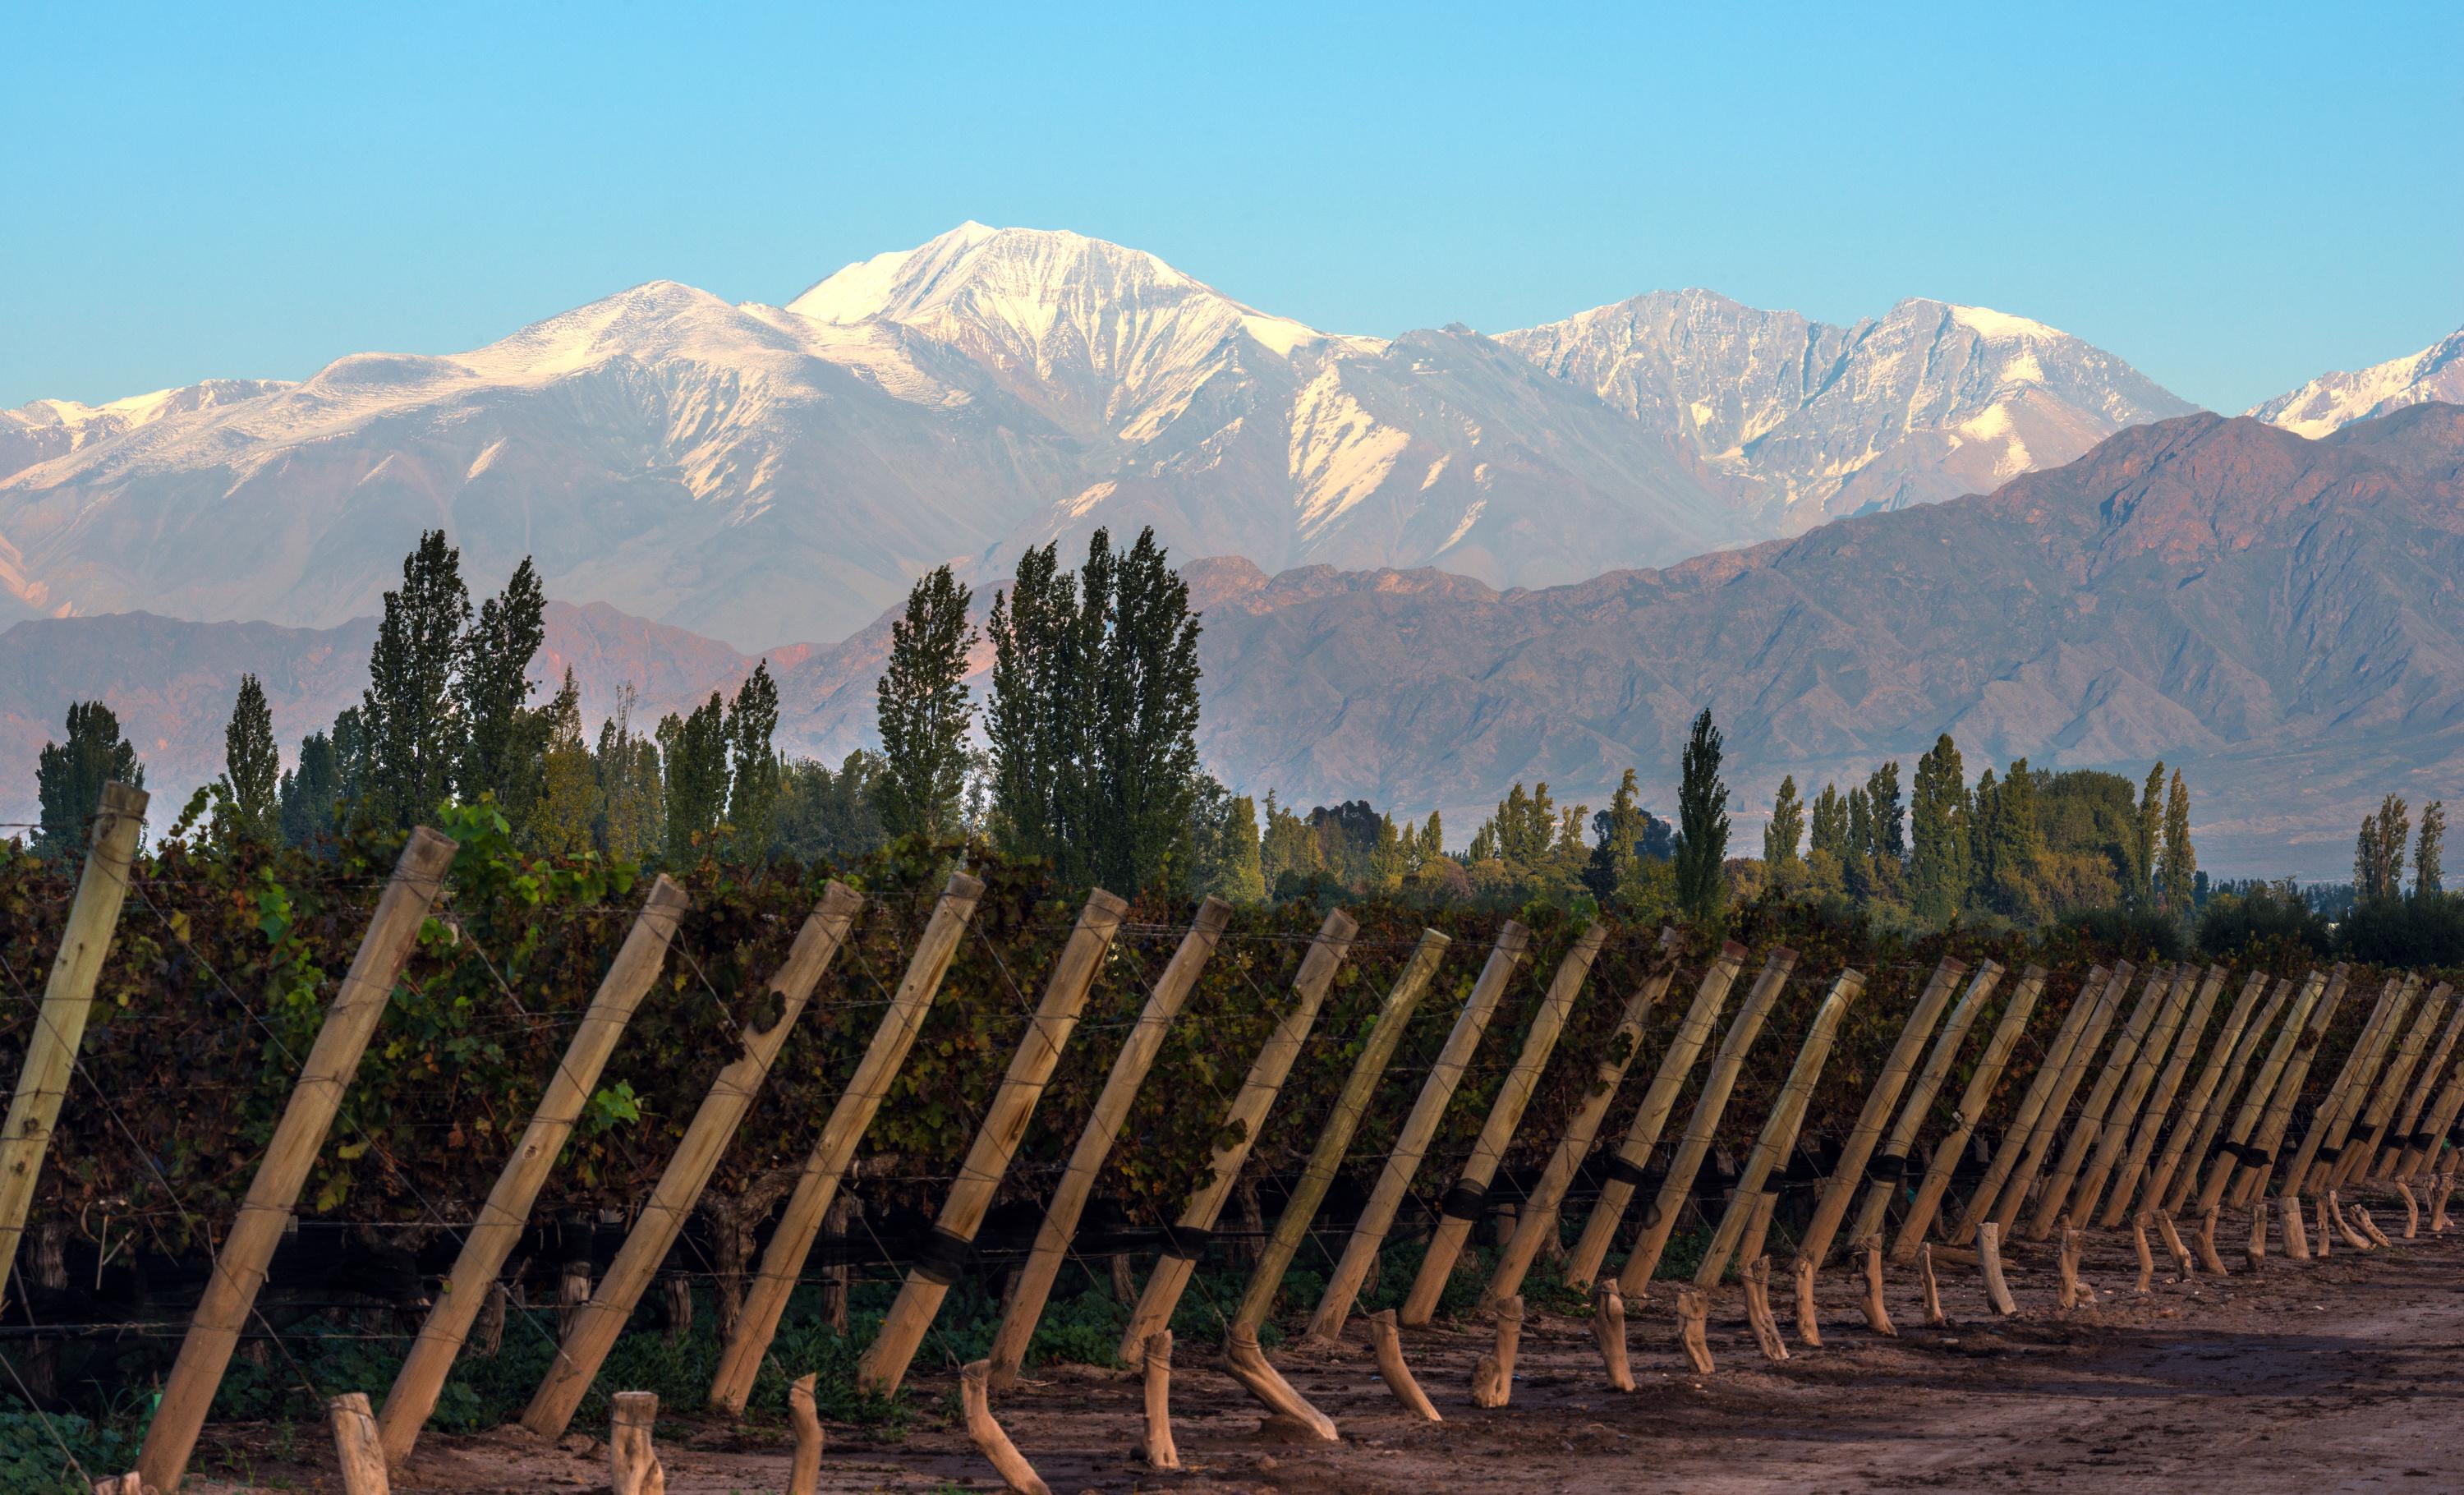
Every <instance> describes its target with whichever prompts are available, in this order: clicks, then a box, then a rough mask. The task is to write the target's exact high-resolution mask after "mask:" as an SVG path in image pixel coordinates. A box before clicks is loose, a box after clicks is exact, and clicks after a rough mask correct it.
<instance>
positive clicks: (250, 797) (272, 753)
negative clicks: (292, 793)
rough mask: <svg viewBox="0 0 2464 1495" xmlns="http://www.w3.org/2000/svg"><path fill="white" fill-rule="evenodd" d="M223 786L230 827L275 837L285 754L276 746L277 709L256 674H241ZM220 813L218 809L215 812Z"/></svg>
mask: <svg viewBox="0 0 2464 1495" xmlns="http://www.w3.org/2000/svg"><path fill="white" fill-rule="evenodd" d="M221 787H222V791H223V797H224V801H225V803H226V804H227V805H228V806H229V810H228V813H229V814H230V816H231V827H230V828H231V831H232V833H233V834H235V835H238V836H243V837H245V838H247V839H248V840H251V841H261V842H270V841H272V840H274V839H275V836H276V835H278V834H279V833H280V832H281V829H282V755H281V754H280V753H279V752H278V751H276V750H275V746H274V713H273V711H272V710H271V709H270V708H269V707H268V706H267V705H266V703H265V687H264V686H263V685H260V684H259V683H258V682H257V678H256V676H254V675H253V674H244V675H242V676H240V677H239V698H238V699H237V700H236V701H234V702H232V704H231V723H230V725H228V726H226V727H224V728H223V776H222V785H221ZM215 818H216V819H217V820H220V819H221V815H220V814H219V813H218V814H217V815H216V817H215Z"/></svg>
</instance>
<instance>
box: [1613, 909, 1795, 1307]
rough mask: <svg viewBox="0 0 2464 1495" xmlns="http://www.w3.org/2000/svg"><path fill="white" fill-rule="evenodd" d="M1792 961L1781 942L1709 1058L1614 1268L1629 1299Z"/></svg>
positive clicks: (1647, 1273) (1641, 1284)
mask: <svg viewBox="0 0 2464 1495" xmlns="http://www.w3.org/2000/svg"><path fill="white" fill-rule="evenodd" d="M1795 966H1796V952H1795V951H1793V950H1791V949H1789V948H1788V947H1787V946H1785V945H1783V946H1781V947H1779V948H1778V949H1776V950H1773V951H1772V952H1771V956H1770V958H1769V959H1767V960H1765V961H1764V962H1763V969H1762V974H1761V975H1760V976H1757V977H1755V978H1754V985H1753V989H1752V990H1751V991H1749V992H1748V993H1747V994H1746V1000H1745V1003H1744V1005H1742V1006H1740V1007H1739V1008H1738V1009H1737V1016H1736V1018H1735V1020H1734V1021H1732V1022H1729V1024H1728V1031H1727V1036H1726V1037H1724V1038H1723V1039H1721V1041H1720V1052H1719V1054H1718V1055H1717V1056H1716V1057H1714V1058H1713V1059H1712V1061H1711V1070H1710V1072H1709V1073H1708V1074H1706V1075H1705V1076H1704V1079H1703V1092H1702V1094H1701V1095H1699V1096H1698V1097H1696V1099H1695V1102H1694V1114H1693V1115H1692V1116H1691V1117H1689V1118H1688V1119H1687V1121H1686V1123H1685V1134H1684V1136H1683V1137H1682V1138H1680V1139H1679V1141H1678V1143H1677V1153H1676V1155H1675V1156H1673V1157H1671V1158H1670V1159H1669V1163H1668V1176H1667V1177H1666V1178H1664V1179H1662V1180H1661V1185H1660V1193H1659V1195H1658V1197H1657V1198H1654V1199H1653V1201H1652V1215H1651V1219H1650V1220H1649V1221H1648V1222H1647V1223H1646V1224H1645V1225H1644V1226H1643V1233H1642V1239H1641V1240H1640V1241H1639V1242H1636V1243H1635V1247H1634V1252H1633V1254H1632V1255H1630V1256H1628V1257H1627V1258H1626V1262H1625V1267H1624V1269H1623V1270H1621V1271H1619V1272H1618V1273H1617V1290H1618V1291H1620V1292H1622V1293H1624V1294H1625V1295H1626V1296H1627V1297H1628V1298H1630V1299H1634V1300H1637V1301H1639V1300H1641V1299H1642V1298H1643V1297H1645V1296H1646V1295H1647V1294H1648V1293H1649V1291H1650V1288H1651V1277H1652V1273H1654V1272H1655V1271H1657V1270H1659V1268H1660V1256H1661V1252H1662V1251H1664V1250H1666V1249H1667V1248H1668V1237H1669V1234H1670V1232H1672V1231H1674V1230H1675V1229H1676V1228H1677V1212H1678V1211H1679V1210H1680V1209H1682V1208H1683V1207H1684V1204H1685V1200H1686V1198H1687V1197H1688V1196H1690V1195H1691V1194H1692V1193H1693V1192H1694V1177H1695V1175H1697V1174H1699V1173H1701V1172H1702V1171H1703V1159H1704V1158H1705V1156H1707V1155H1708V1154H1710V1151H1711V1138H1712V1136H1713V1135H1714V1134H1715V1133H1716V1132H1718V1131H1719V1130H1720V1117H1721V1114H1722V1113H1723V1112H1725V1111H1726V1110H1727V1109H1728V1095H1729V1092H1730V1091H1732V1090H1734V1089H1735V1088H1736V1085H1737V1075H1738V1074H1739V1072H1740V1071H1742V1070H1743V1069H1744V1068H1745V1066H1746V1051H1747V1050H1748V1049H1750V1048H1751V1047H1753V1044H1754V1040H1755V1039H1756V1038H1757V1037H1759V1036H1760V1035H1761V1033H1762V1030H1763V1022H1764V1021H1765V1020H1766V1019H1768V1018H1769V1017H1770V1016H1771V1003H1772V1002H1774V1001H1776V1000H1779V991H1780V988H1781V987H1782V986H1784V985H1786V984H1787V983H1788V976H1789V972H1790V971H1792V970H1793V969H1795Z"/></svg>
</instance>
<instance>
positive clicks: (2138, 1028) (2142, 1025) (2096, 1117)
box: [2028, 969, 2181, 1241]
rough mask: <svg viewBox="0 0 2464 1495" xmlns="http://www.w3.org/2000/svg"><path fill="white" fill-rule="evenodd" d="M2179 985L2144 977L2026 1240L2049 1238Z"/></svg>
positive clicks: (2172, 979)
mask: <svg viewBox="0 0 2464 1495" xmlns="http://www.w3.org/2000/svg"><path fill="white" fill-rule="evenodd" d="M2180 984H2181V981H2180V977H2179V975H2178V974H2177V973H2171V972H2167V971H2164V970H2161V969H2160V970H2155V971H2150V972H2149V973H2147V982H2146V984H2145V985H2144V986H2142V987H2141V988H2140V989H2139V1004H2138V1005H2137V1006H2136V1007H2133V1008H2132V1009H2131V1011H2130V1021H2129V1022H2126V1023H2124V1024H2123V1029H2122V1036H2121V1037H2120V1038H2118V1039H2116V1040H2114V1044H2113V1052H2112V1053H2110V1054H2108V1055H2106V1056H2105V1060H2104V1065H2103V1067H2102V1068H2101V1069H2100V1070H2099V1071H2098V1073H2097V1077H2096V1084H2095V1085H2094V1086H2093V1087H2091V1088H2089V1090H2088V1093H2087V1102H2086V1104H2085V1105H2083V1106H2081V1107H2080V1108H2079V1120H2078V1121H2077V1122H2076V1123H2074V1124H2073V1125H2072V1127H2071V1133H2070V1138H2069V1140H2067V1141H2065V1142H2064V1143H2063V1144H2062V1152H2061V1156H2060V1158H2059V1159H2058V1160H2057V1162H2056V1163H2055V1165H2054V1171H2053V1173H2052V1174H2050V1175H2049V1176H2047V1177H2046V1179H2045V1188H2044V1192H2043V1193H2042V1194H2041V1195H2039V1196H2038V1197H2037V1199H2036V1213H2035V1216H2034V1217H2033V1218H2031V1219H2030V1220H2029V1221H2028V1237H2029V1239H2030V1240H2032V1241H2042V1240H2044V1239H2045V1238H2046V1237H2047V1236H2049V1235H2051V1234H2052V1233H2053V1229H2054V1221H2055V1220H2058V1219H2060V1218H2061V1216H2062V1213H2063V1211H2065V1210H2066V1209H2068V1208H2069V1206H2070V1198H2071V1189H2072V1185H2073V1184H2074V1183H2076V1182H2077V1181H2078V1179H2079V1169H2080V1167H2081V1166H2082V1165H2083V1164H2084V1163H2085V1162H2086V1160H2087V1154H2088V1150H2089V1149H2090V1148H2092V1147H2094V1146H2095V1145H2096V1142H2097V1139H2098V1138H2099V1137H2101V1135H2103V1133H2104V1130H2105V1126H2104V1119H2105V1112H2106V1111H2108V1110H2111V1109H2112V1107H2113V1101H2114V1096H2115V1095H2116V1093H2118V1092H2119V1091H2120V1090H2121V1089H2122V1087H2123V1083H2124V1081H2126V1080H2127V1079H2128V1078H2129V1076H2130V1074H2131V1072H2132V1071H2133V1070H2134V1069H2136V1068H2137V1067H2138V1060H2139V1055H2140V1050H2141V1049H2142V1047H2143V1046H2145V1044H2146V1041H2147V1037H2148V1030H2149V1029H2150V1028H2152V1027H2154V1026H2155V1023H2156V1017H2157V1014H2158V1013H2160V1012H2162V1011H2164V1010H2165V1009H2166V1008H2167V1007H2168V1006H2169V1005H2170V1004H2171V1002H2172V998H2173V992H2174V989H2175V988H2176V987H2178V986H2179V985H2180Z"/></svg>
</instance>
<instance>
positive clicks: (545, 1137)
mask: <svg viewBox="0 0 2464 1495" xmlns="http://www.w3.org/2000/svg"><path fill="white" fill-rule="evenodd" d="M691 903H692V900H691V899H690V898H688V897H686V896H685V890H683V889H682V888H680V887H678V886H677V885H676V883H675V882H674V880H673V879H671V878H670V877H669V876H668V875H667V874H666V873H664V872H662V873H660V874H659V876H658V877H657V878H656V879H654V880H653V881H652V882H651V884H650V891H649V896H648V897H646V898H644V899H643V900H642V912H640V913H639V914H637V915H635V916H634V919H633V927H632V928H631V929H630V930H628V931H627V933H626V935H625V942H624V943H623V944H622V945H620V946H618V947H617V950H616V958H615V959H614V960H612V961H610V962H608V966H607V974H606V975H605V977H603V978H600V982H599V990H598V991H597V992H596V993H595V994H594V995H593V996H592V997H591V999H590V1005H589V1006H588V1007H587V1008H585V1009H583V1014H582V1021H581V1022H579V1023H578V1024H576V1025H575V1027H574V1030H573V1036H572V1038H571V1039H570V1040H569V1041H568V1042H567V1043H566V1044H565V1048H564V1057H563V1058H562V1059H561V1060H560V1061H558V1063H557V1066H556V1072H555V1073H554V1074H552V1075H550V1076H548V1080H547V1084H546V1085H545V1086H544V1087H543V1088H541V1089H540V1091H539V1104H538V1106H537V1107H536V1108H535V1109H534V1110H532V1112H531V1119H530V1123H529V1125H527V1126H525V1127H524V1128H523V1129H522V1134H521V1139H520V1140H519V1141H517V1142H516V1143H515V1144H514V1150H513V1153H512V1154H510V1155H509V1156H507V1157H506V1159H505V1166H504V1168H503V1170H502V1171H501V1172H499V1173H498V1174H497V1175H496V1181H495V1186H494V1187H492V1188H491V1189H490V1190H489V1191H488V1198H487V1200H486V1202H484V1203H482V1204H481V1205H480V1206H479V1218H478V1219H477V1220H473V1221H472V1224H471V1228H470V1230H469V1232H468V1233H467V1234H465V1235H464V1236H463V1238H462V1249H461V1251H460V1252H459V1253H458V1254H457V1255H456V1256H455V1257H454V1259H453V1268H452V1270H451V1272H449V1273H448V1274H447V1276H446V1278H445V1284H444V1287H443V1289H442V1290H441V1291H440V1292H438V1294H437V1296H436V1306H435V1307H434V1308H430V1309H429V1314H428V1321H427V1322H426V1323H424V1324H422V1325H421V1326H420V1330H419V1338H418V1339H417V1341H415V1342H414V1343H413V1344H412V1345H411V1347H410V1353H409V1354H408V1355H407V1357H406V1358H405V1359H404V1360H403V1362H402V1370H401V1372H400V1373H399V1374H396V1375H395V1376H394V1379H393V1390H392V1391H390V1392H388V1393H387V1394H386V1396H385V1415H384V1417H383V1418H381V1419H380V1420H379V1423H378V1429H379V1433H380V1436H381V1438H382V1440H383V1442H384V1446H385V1462H386V1463H387V1464H388V1465H397V1466H398V1465H400V1464H401V1463H402V1462H404V1461H405V1460H407V1459H408V1458H409V1457H410V1451H411V1449H412V1448H413V1447H414V1446H415V1445H416V1444H417V1443H418V1441H419V1433H420V1429H421V1428H423V1427H425V1426H427V1425H428V1418H429V1414H430V1413H432V1412H434V1411H435V1410H436V1397H437V1396H438V1394H439V1393H441V1392H442V1391H443V1390H444V1389H445V1376H446V1374H447V1373H448V1372H450V1371H451V1370H452V1369H453V1360H454V1357H455V1356H456V1355H458V1354H459V1353H461V1351H462V1344H463V1341H464V1340H465V1339H467V1338H468V1337H469V1336H470V1333H471V1326H472V1325H473V1323H474V1322H476V1321H477V1319H478V1316H479V1311H480V1309H481V1308H483V1307H484V1306H485V1305H486V1303H487V1300H488V1295H489V1294H490V1293H491V1292H493V1291H495V1287H496V1279H497V1278H498V1277H500V1276H502V1275H503V1273H504V1269H505V1262H506V1260H507V1259H508V1258H509V1257H511V1256H512V1255H513V1254H514V1247H515V1246H516V1245H517V1244H518V1243H519V1242H520V1241H521V1239H522V1230H523V1227H524V1226H526V1225H527V1224H528V1223H529V1222H530V1217H531V1206H532V1205H533V1204H535V1203H537V1202H538V1201H539V1190H540V1189H541V1188H543V1187H545V1185H546V1183H547V1179H548V1175H549V1174H550V1173H552V1172H554V1171H555V1168H556V1160H557V1158H558V1156H559V1155H560V1154H562V1152H563V1151H564V1144H565V1139H566V1138H567V1137H569V1136H571V1135H572V1133H573V1128H574V1123H575V1122H577V1121H578V1120H580V1119H581V1116H582V1109H583V1107H584V1106H586V1105H588V1104H589V1102H590V1097H591V1096H592V1095H593V1094H595V1093H596V1092H597V1090H598V1088H599V1076H600V1072H601V1071H602V1070H603V1069H605V1067H606V1065H607V1059H608V1056H609V1055H610V1054H612V1053H614V1052H615V1051H616V1042H617V1040H618V1039H619V1038H621V1037H623V1036H624V1032H625V1025H626V1024H627V1023H628V1022H632V1021H633V1012H634V1009H635V1008H637V1007H639V1006H640V1005H641V1002H642V999H643V998H644V997H645V996H647V995H648V994H649V990H650V985H651V983H652V982H653V981H656V980H657V979H658V978H659V970H660V968H661V967H662V966H664V965H666V963H667V959H668V947H669V945H670V944H671V942H672V941H673V940H674V938H675V933H676V926H677V925H678V924H679V923H681V922H683V919H684V915H685V910H686V909H687V908H688V907H689V906H690V905H691ZM587 1281H588V1280H587V1279H586V1278H585V1279H584V1282H585V1285H586V1283H587ZM583 1296H584V1297H585V1298H587V1297H588V1293H587V1291H586V1290H585V1292H584V1293H583ZM686 1301H687V1302H688V1303H690V1302H691V1301H692V1300H691V1299H687V1300H686Z"/></svg>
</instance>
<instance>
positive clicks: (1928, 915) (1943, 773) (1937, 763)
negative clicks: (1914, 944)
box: [1908, 733, 1972, 923]
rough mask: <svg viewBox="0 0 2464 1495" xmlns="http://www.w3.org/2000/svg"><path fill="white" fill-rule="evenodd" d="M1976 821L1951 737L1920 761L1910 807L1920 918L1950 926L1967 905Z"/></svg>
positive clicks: (1913, 883) (1911, 876)
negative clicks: (1971, 840)
mask: <svg viewBox="0 0 2464 1495" xmlns="http://www.w3.org/2000/svg"><path fill="white" fill-rule="evenodd" d="M1971 818H1972V810H1971V806H1970V805H1969V798H1968V778H1967V772H1966V770H1965V769H1964V768H1962V766H1961V765H1960V760H1959V744H1957V743H1955V742H1953V741H1951V740H1950V735H1949V734H1948V733H1945V734H1943V735H1942V736H1941V737H1937V738H1935V739H1934V745H1933V747H1932V748H1931V749H1930V750H1928V751H1927V752H1926V754H1925V757H1923V758H1919V759H1917V774H1916V783H1915V786H1914V793H1913V795H1912V797H1911V802H1910V805H1909V814H1908V819H1909V822H1910V828H1911V829H1912V830H1913V831H1914V832H1915V837H1916V855H1915V857H1914V859H1913V860H1912V862H1911V863H1910V865H1909V868H1908V882H1909V893H1910V899H1909V901H1910V903H1911V904H1912V905H1913V906H1914V908H1915V910H1916V912H1917V916H1918V917H1920V918H1923V919H1926V920H1929V921H1932V922H1936V923H1939V922H1943V921H1945V920H1947V919H1948V918H1949V917H1950V916H1951V915H1952V914H1953V913H1956V912H1958V911H1959V906H1960V904H1961V903H1962V902H1963V901H1965V899H1966V896H1967V892H1968V883H1969V873H1970V868H1969V854H1970V853H1969V824H1970V821H1971Z"/></svg>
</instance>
